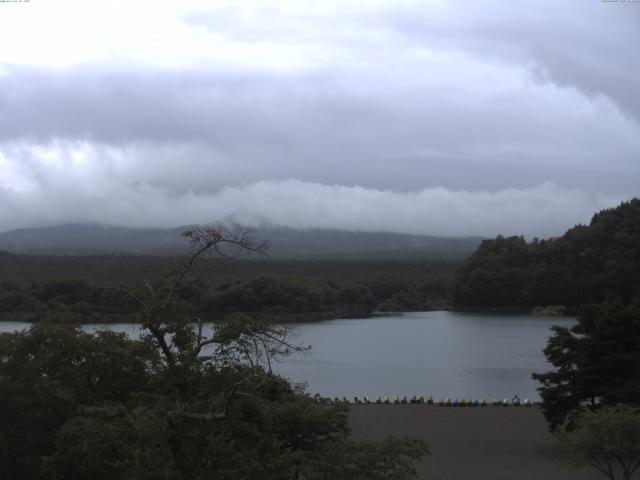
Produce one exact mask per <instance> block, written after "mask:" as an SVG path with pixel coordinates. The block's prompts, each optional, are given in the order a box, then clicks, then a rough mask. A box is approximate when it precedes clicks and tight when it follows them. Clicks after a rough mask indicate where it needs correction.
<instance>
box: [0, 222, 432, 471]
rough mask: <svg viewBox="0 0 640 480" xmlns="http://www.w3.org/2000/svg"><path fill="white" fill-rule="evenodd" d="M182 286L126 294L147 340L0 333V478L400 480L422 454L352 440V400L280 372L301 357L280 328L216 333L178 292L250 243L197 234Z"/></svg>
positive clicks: (245, 322) (37, 329)
mask: <svg viewBox="0 0 640 480" xmlns="http://www.w3.org/2000/svg"><path fill="white" fill-rule="evenodd" d="M185 235H186V236H187V237H188V238H190V239H191V240H192V246H193V251H192V254H191V256H190V257H189V258H188V260H187V262H186V263H185V264H184V265H183V266H182V267H181V268H180V269H179V270H178V271H177V272H176V273H175V276H174V277H173V280H172V281H171V282H169V283H166V284H161V285H145V286H143V287H141V288H140V289H139V290H135V291H127V292H126V293H127V294H128V295H129V296H130V297H131V298H132V301H135V302H136V303H137V304H138V305H139V314H140V320H141V322H142V324H143V327H144V330H143V333H144V334H143V335H142V337H141V338H140V339H131V338H127V337H126V336H125V335H123V334H119V333H114V332H109V331H99V332H96V333H87V332H83V331H82V330H81V329H79V328H78V327H74V326H71V325H69V324H66V323H50V322H47V323H40V324H36V325H34V326H33V327H31V328H30V329H29V330H28V331H23V332H19V333H14V334H3V335H0V477H1V478H11V479H13V480H23V479H24V480H27V479H30V480H31V479H71V480H81V479H82V480H84V479H97V478H100V479H132V480H133V479H147V478H148V479H167V480H169V479H172V480H173V479H176V480H178V479H180V480H182V479H185V480H186V479H189V480H191V479H205V478H207V479H210V478H217V479H227V478H228V479H255V478H261V479H302V478H307V479H308V478H324V479H359V478H361V479H365V478H366V479H386V478H393V479H405V478H412V477H414V476H415V471H414V469H413V466H412V465H413V463H412V462H413V461H414V460H416V459H419V458H420V457H422V456H423V455H424V454H425V453H426V447H425V445H424V444H423V443H421V442H419V441H414V440H410V439H402V440H394V439H389V440H388V441H386V442H383V443H355V442H352V441H350V440H349V430H348V424H347V410H346V407H345V406H344V405H330V404H325V403H319V402H317V401H315V400H314V399H312V398H310V397H308V396H307V395H305V394H304V393H303V392H302V391H301V389H299V388H295V387H293V386H292V385H290V384H289V383H288V382H287V381H285V380H284V379H282V378H279V377H278V376H276V375H274V374H273V373H272V372H271V370H270V365H271V362H272V361H273V360H274V359H276V358H278V357H280V356H283V355H288V354H290V353H292V352H295V351H297V350H300V349H302V348H303V347H302V346H301V345H299V344H297V343H295V339H292V338H291V335H290V332H289V331H288V330H286V329H284V328H281V327H276V326H272V325H269V324H266V323H263V322H258V321H254V320H252V319H251V318H249V317H232V318H228V319H227V320H226V321H225V322H222V323H220V324H219V325H217V326H216V328H215V331H211V332H207V331H205V328H204V327H203V324H202V323H201V322H198V321H197V319H194V318H192V317H189V316H188V313H189V312H188V311H185V310H184V305H183V304H182V303H181V302H180V298H179V295H178V292H179V285H180V284H181V282H182V281H183V279H184V278H185V277H186V275H187V274H188V273H189V271H190V269H191V267H192V265H193V263H194V262H195V261H196V260H197V259H198V258H200V257H201V256H203V255H205V254H208V253H210V252H217V253H219V254H226V253H225V251H223V250H221V247H223V246H225V245H226V246H229V245H231V246H234V247H237V248H241V249H259V248H260V247H259V246H256V245H255V243H254V242H253V241H252V239H251V238H250V237H249V236H246V235H245V234H242V233H241V234H238V235H228V236H227V235H224V234H222V233H220V232H219V231H217V230H214V229H202V230H195V231H189V232H187V233H186V234H185Z"/></svg>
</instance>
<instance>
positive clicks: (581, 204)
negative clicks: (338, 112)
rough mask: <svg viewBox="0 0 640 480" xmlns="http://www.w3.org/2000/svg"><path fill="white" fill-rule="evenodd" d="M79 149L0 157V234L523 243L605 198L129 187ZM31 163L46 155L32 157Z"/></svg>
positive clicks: (307, 186) (561, 227)
mask: <svg viewBox="0 0 640 480" xmlns="http://www.w3.org/2000/svg"><path fill="white" fill-rule="evenodd" d="M95 153H96V152H92V151H91V149H90V148H89V147H87V146H84V148H83V147H82V146H76V147H75V149H71V150H66V151H65V150H62V153H60V152H58V156H57V157H56V156H55V155H53V154H51V152H49V153H48V161H47V165H46V166H45V167H43V164H42V162H39V161H38V162H33V163H31V164H29V162H23V163H21V164H20V165H12V164H11V163H9V162H8V161H7V160H6V159H4V160H3V159H2V157H0V174H2V175H1V178H2V179H3V182H2V183H1V184H0V202H1V204H2V205H3V206H4V208H3V209H2V210H1V211H0V225H3V226H4V228H5V229H9V228H18V227H25V226H34V225H53V224H58V223H66V222H100V223H104V224H108V225H109V224H110V225H126V226H131V227H172V226H177V225H184V224H190V223H207V222H228V221H233V222H239V223H242V224H246V225H252V226H257V225H260V224H271V225H280V226H289V227H294V228H339V229H346V230H362V231H392V232H407V233H423V234H430V235H443V236H451V235H453V236H465V235H480V236H493V235H496V234H498V233H502V234H507V235H509V234H517V235H520V234H523V235H526V236H529V237H533V236H538V237H548V236H552V235H557V234H561V233H563V232H564V231H565V230H566V229H567V228H569V227H571V226H573V225H574V224H576V223H579V222H588V221H589V219H590V218H591V215H592V214H593V213H594V212H595V211H596V210H599V209H602V208H607V207H611V206H614V205H616V204H617V203H618V202H619V201H620V200H621V198H619V197H616V196H615V195H602V194H593V193H587V192H584V191H581V190H576V189H566V188H561V187H559V186H557V185H555V184H553V183H550V182H547V183H542V184H540V185H537V186H534V187H531V188H525V189H518V188H509V189H502V190H497V191H491V192H490V191H482V190H453V189H447V188H443V187H435V188H426V189H422V190H415V191H408V192H399V191H393V190H380V189H375V188H370V187H369V188H367V187H362V186H345V185H337V184H334V185H325V184H320V183H313V182H305V181H301V180H296V179H287V180H263V181H257V182H252V183H247V184H243V185H239V186H225V187H222V188H220V189H218V190H216V191H207V190H200V191H195V190H193V189H180V190H178V189H175V188H169V187H166V186H161V185H158V184H156V185H153V184H150V183H147V182H130V181H128V176H129V175H130V174H131V173H132V172H131V170H130V167H131V166H130V165H129V164H128V163H127V162H126V161H124V160H123V158H127V154H126V153H125V154H121V158H120V162H119V161H118V159H117V158H115V159H114V158H111V159H110V160H108V159H105V158H104V157H102V158H100V159H98V158H96V157H95V156H94V155H95ZM35 154H36V155H35V156H36V158H42V157H43V156H44V157H46V156H47V154H46V153H42V152H35Z"/></svg>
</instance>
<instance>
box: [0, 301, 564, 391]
mask: <svg viewBox="0 0 640 480" xmlns="http://www.w3.org/2000/svg"><path fill="white" fill-rule="evenodd" d="M574 323H575V319H573V318H568V317H544V316H535V315H524V314H522V315H514V314H496V313H468V312H464V313H462V312H445V311H437V312H412V313H402V314H389V315H375V316H372V317H369V318H360V319H336V320H326V321H321V322H313V323H299V324H296V325H295V327H296V329H297V331H298V335H299V337H298V340H299V341H300V342H301V343H304V344H307V345H311V347H312V349H311V351H310V352H309V353H307V354H304V355H303V354H298V355H294V356H292V357H289V358H287V359H286V360H284V361H283V362H282V363H278V364H275V365H274V370H275V371H277V372H278V373H280V374H281V375H283V376H285V377H287V378H289V379H290V380H292V381H293V382H303V381H306V382H308V390H309V392H311V393H320V394H321V395H324V396H340V397H341V396H343V395H346V396H353V395H357V396H359V397H361V396H363V395H367V396H369V397H375V396H377V395H381V396H384V395H407V396H411V395H425V396H427V395H433V397H434V398H440V397H451V398H456V397H458V398H473V397H478V398H479V397H485V398H487V399H491V398H504V397H509V398H510V397H512V396H513V395H515V394H517V395H519V396H520V397H521V398H530V399H532V400H534V399H536V400H537V399H539V395H538V394H537V392H536V388H537V387H538V383H537V382H534V381H533V380H532V379H531V373H532V372H544V371H547V370H549V369H550V366H549V365H548V364H547V362H546V359H545V357H544V355H543V354H542V349H543V348H544V347H545V345H546V342H547V339H548V338H549V335H550V333H551V332H550V327H551V326H552V325H562V326H571V325H573V324H574ZM27 326H28V324H21V323H16V322H0V331H15V330H17V329H21V328H25V327H27ZM104 327H105V325H86V326H85V328H86V329H88V330H95V329H98V328H104ZM106 327H107V328H111V329H113V330H117V331H122V332H126V333H128V334H129V335H132V336H135V335H137V334H138V332H139V327H138V325H136V324H115V325H107V326H106Z"/></svg>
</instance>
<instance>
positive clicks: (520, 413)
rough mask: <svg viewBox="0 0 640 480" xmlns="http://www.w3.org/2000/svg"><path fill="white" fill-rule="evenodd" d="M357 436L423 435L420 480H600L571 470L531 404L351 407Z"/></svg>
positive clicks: (588, 472) (591, 472)
mask: <svg viewBox="0 0 640 480" xmlns="http://www.w3.org/2000/svg"><path fill="white" fill-rule="evenodd" d="M350 422H351V428H352V435H353V437H354V438H355V439H357V440H377V439H382V438H385V437H387V436H388V435H394V436H404V435H407V436H411V437H414V438H421V439H423V440H425V441H426V442H427V443H428V444H429V449H430V450H431V455H429V456H427V457H425V459H424V460H423V461H422V462H421V463H420V465H418V472H419V478H421V479H439V480H485V479H486V480H503V479H504V480H507V479H508V480H556V479H557V480H574V479H575V480H578V479H580V480H592V479H593V480H598V479H602V478H604V477H602V475H601V474H600V473H598V472H596V471H595V470H592V469H591V468H588V467H585V468H582V469H579V470H572V469H571V468H569V467H567V466H566V465H564V464H563V463H562V462H561V460H560V459H559V458H558V456H557V449H556V448H555V445H554V440H553V438H552V436H551V435H550V434H549V433H548V432H547V426H546V423H545V420H544V417H543V416H542V413H541V411H540V410H539V408H537V407H532V408H523V407H520V408H502V407H459V408H453V407H439V406H429V405H375V404H370V405H353V406H352V407H351V413H350Z"/></svg>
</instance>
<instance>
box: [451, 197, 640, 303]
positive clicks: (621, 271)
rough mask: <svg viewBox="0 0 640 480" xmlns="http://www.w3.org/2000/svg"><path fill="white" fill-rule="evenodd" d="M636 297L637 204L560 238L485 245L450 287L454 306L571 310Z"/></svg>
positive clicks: (639, 273)
mask: <svg viewBox="0 0 640 480" xmlns="http://www.w3.org/2000/svg"><path fill="white" fill-rule="evenodd" d="M639 291H640V199H638V198H635V199H633V200H631V201H629V202H624V203H622V204H621V205H619V206H618V207H616V208H612V209H608V210H603V211H601V212H599V213H596V214H595V215H594V216H593V218H592V220H591V222H590V224H589V225H578V226H576V227H574V228H572V229H570V230H568V231H567V232H566V233H565V234H564V235H563V236H562V237H556V238H551V239H547V240H538V239H533V241H531V242H527V241H525V239H524V238H523V237H507V238H505V237H503V236H498V237H497V238H495V239H494V240H485V241H483V242H482V243H481V244H480V247H479V248H478V250H477V251H476V252H475V253H473V254H472V255H471V256H470V257H469V258H468V259H467V260H465V262H464V263H463V264H462V265H461V266H460V268H459V269H458V270H457V272H456V276H455V280H454V282H453V290H452V299H453V303H454V305H457V306H480V307H504V306H535V305H566V306H568V307H575V306H579V305H583V304H586V303H591V302H600V301H602V300H603V299H605V298H607V297H608V296H615V297H618V298H620V299H621V300H623V301H625V302H628V301H629V299H630V298H631V297H633V296H634V295H637V294H638V292H639Z"/></svg>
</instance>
